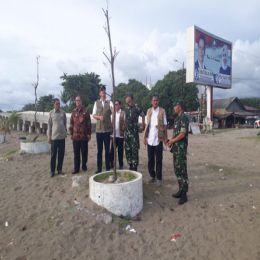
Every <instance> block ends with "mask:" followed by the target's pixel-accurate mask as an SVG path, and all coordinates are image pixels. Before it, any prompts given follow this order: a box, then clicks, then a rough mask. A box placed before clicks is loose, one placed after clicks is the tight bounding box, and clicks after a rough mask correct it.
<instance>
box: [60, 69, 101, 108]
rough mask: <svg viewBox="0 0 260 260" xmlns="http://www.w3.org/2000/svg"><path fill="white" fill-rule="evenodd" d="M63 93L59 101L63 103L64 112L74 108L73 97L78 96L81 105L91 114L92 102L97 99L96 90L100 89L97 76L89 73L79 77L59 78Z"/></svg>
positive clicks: (65, 76) (66, 76)
mask: <svg viewBox="0 0 260 260" xmlns="http://www.w3.org/2000/svg"><path fill="white" fill-rule="evenodd" d="M61 79H62V83H61V85H62V86H63V91H62V92H61V100H62V102H63V103H65V108H64V109H65V110H66V111H68V112H69V111H72V109H73V108H74V107H75V101H74V100H75V97H76V96H77V95H80V96H81V98H82V102H83V104H84V105H85V106H86V107H87V110H88V111H89V112H91V110H92V107H93V105H94V102H95V101H96V99H97V98H98V90H99V87H100V82H101V80H100V77H99V75H97V74H95V73H93V72H91V73H85V74H79V75H67V74H65V73H64V75H63V76H61Z"/></svg>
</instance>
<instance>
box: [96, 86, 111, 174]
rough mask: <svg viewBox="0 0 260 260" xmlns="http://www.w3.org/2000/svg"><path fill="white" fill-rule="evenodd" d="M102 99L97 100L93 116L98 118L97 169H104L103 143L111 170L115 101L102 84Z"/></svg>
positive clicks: (107, 169) (98, 170)
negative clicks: (111, 138) (112, 116)
mask: <svg viewBox="0 0 260 260" xmlns="http://www.w3.org/2000/svg"><path fill="white" fill-rule="evenodd" d="M99 96H100V99H99V100H97V101H96V102H95V104H94V107H93V113H92V114H93V117H94V118H95V119H96V120H97V123H96V138H97V171H96V173H99V172H101V171H102V153H103V144H104V147H105V161H106V171H109V170H110V153H109V150H110V134H111V133H112V130H113V127H112V122H111V115H112V111H113V103H112V102H111V101H110V100H107V98H106V87H105V86H103V85H102V86H101V87H100V89H99Z"/></svg>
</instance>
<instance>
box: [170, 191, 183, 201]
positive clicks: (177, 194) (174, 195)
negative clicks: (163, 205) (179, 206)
mask: <svg viewBox="0 0 260 260" xmlns="http://www.w3.org/2000/svg"><path fill="white" fill-rule="evenodd" d="M172 196H173V197H174V198H177V199H179V198H180V197H181V190H179V191H178V192H176V193H173V194H172Z"/></svg>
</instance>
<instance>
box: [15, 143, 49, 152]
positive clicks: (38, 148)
mask: <svg viewBox="0 0 260 260" xmlns="http://www.w3.org/2000/svg"><path fill="white" fill-rule="evenodd" d="M20 144H21V145H20V149H21V151H24V152H25V153H34V154H37V153H48V152H49V151H50V146H49V144H48V143H46V142H33V143H24V142H21V143H20Z"/></svg>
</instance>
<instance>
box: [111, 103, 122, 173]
mask: <svg viewBox="0 0 260 260" xmlns="http://www.w3.org/2000/svg"><path fill="white" fill-rule="evenodd" d="M115 111H116V116H115V119H116V123H115V132H116V148H117V150H118V162H119V169H123V166H124V163H123V155H124V128H125V112H124V111H123V110H122V109H121V102H120V101H119V100H116V101H115ZM112 122H113V120H112ZM110 165H111V168H113V167H114V144H113V142H112V145H111V151H110Z"/></svg>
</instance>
